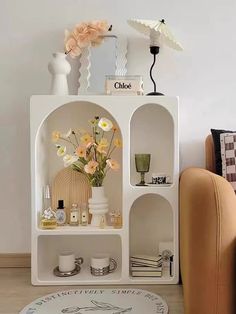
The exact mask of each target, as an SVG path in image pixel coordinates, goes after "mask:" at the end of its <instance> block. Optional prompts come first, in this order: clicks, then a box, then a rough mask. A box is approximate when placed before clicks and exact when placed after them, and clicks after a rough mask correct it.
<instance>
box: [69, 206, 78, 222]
mask: <svg viewBox="0 0 236 314" xmlns="http://www.w3.org/2000/svg"><path fill="white" fill-rule="evenodd" d="M79 216H80V215H79V208H78V204H75V203H74V204H72V207H71V209H70V221H69V224H70V226H78V225H79Z"/></svg>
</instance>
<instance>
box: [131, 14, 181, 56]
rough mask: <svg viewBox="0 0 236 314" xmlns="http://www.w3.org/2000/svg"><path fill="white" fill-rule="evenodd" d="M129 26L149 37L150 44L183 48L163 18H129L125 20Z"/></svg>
mask: <svg viewBox="0 0 236 314" xmlns="http://www.w3.org/2000/svg"><path fill="white" fill-rule="evenodd" d="M127 22H128V24H129V25H130V26H132V27H133V28H134V29H136V30H137V31H138V32H140V33H142V34H144V35H146V36H149V37H150V41H151V42H150V46H158V47H159V46H163V45H166V46H168V47H170V48H173V49H175V50H180V51H181V50H183V47H182V46H181V44H180V43H179V42H178V41H177V40H176V39H175V38H174V36H173V34H172V33H171V31H170V29H169V28H168V27H167V25H166V23H165V22H164V20H162V21H158V20H156V21H153V20H139V19H131V20H128V21H127Z"/></svg>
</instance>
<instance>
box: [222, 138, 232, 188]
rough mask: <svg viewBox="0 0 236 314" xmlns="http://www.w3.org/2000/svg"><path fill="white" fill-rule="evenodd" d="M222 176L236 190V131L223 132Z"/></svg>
mask: <svg viewBox="0 0 236 314" xmlns="http://www.w3.org/2000/svg"><path fill="white" fill-rule="evenodd" d="M220 145H221V159H222V176H223V177H224V178H225V179H226V180H227V181H229V182H230V184H231V185H232V187H233V189H234V191H235V192H236V133H221V134H220Z"/></svg>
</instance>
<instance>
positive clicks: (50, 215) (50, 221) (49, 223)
mask: <svg viewBox="0 0 236 314" xmlns="http://www.w3.org/2000/svg"><path fill="white" fill-rule="evenodd" d="M43 194H44V211H43V213H42V218H41V228H42V229H55V228H56V227H57V220H56V216H55V212H54V211H53V210H52V208H51V197H50V189H49V185H46V186H45V187H44V191H43Z"/></svg>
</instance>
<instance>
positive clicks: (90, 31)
mask: <svg viewBox="0 0 236 314" xmlns="http://www.w3.org/2000/svg"><path fill="white" fill-rule="evenodd" d="M73 33H74V35H75V38H76V39H77V41H78V45H79V46H80V47H86V46H88V45H89V44H90V43H91V41H93V40H95V39H96V38H97V37H98V36H99V31H98V30H97V29H96V28H93V27H90V26H89V24H87V23H81V24H79V25H76V27H75V29H74V31H73Z"/></svg>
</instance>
